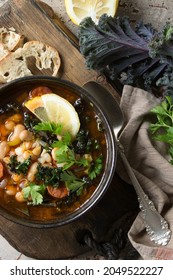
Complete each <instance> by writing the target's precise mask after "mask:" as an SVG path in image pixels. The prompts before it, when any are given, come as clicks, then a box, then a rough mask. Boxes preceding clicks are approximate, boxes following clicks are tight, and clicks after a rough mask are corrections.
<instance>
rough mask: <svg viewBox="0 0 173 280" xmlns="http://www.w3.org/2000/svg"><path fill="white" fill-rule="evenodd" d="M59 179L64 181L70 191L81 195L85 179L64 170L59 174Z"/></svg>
mask: <svg viewBox="0 0 173 280" xmlns="http://www.w3.org/2000/svg"><path fill="white" fill-rule="evenodd" d="M61 180H62V181H64V182H65V185H66V187H67V188H68V189H69V190H70V191H71V192H76V194H77V195H81V193H82V191H83V187H84V185H85V181H84V180H82V179H80V178H78V177H76V176H75V175H74V174H73V173H72V172H71V171H64V172H63V173H62V174H61Z"/></svg>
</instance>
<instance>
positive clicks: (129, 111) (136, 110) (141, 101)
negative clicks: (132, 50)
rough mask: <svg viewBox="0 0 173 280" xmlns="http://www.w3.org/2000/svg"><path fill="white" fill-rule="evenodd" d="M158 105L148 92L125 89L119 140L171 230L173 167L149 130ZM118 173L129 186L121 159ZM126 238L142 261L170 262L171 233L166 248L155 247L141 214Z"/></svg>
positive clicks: (172, 254)
mask: <svg viewBox="0 0 173 280" xmlns="http://www.w3.org/2000/svg"><path fill="white" fill-rule="evenodd" d="M159 102H160V99H158V98H156V97H155V96H153V95H152V94H151V93H148V92H146V91H144V90H141V89H138V88H133V87H131V86H125V87H124V89H123V94H122V98H121V103H120V106H121V109H122V111H123V114H124V120H125V121H124V127H123V130H122V132H121V134H120V141H121V143H122V144H123V146H124V149H125V154H126V156H127V159H128V160H129V162H130V165H131V166H132V168H133V170H134V172H135V174H136V176H137V178H138V180H139V182H140V184H141V186H142V188H143V189H144V191H145V192H146V193H147V194H148V196H149V197H150V199H151V200H152V201H153V202H154V204H155V206H156V208H157V210H158V211H159V212H160V213H161V214H162V216H163V217H164V218H165V219H166V220H167V221H168V223H169V227H170V229H171V230H172V231H173V166H172V165H171V164H170V163H169V162H168V160H167V154H166V150H167V149H166V145H165V144H163V143H161V142H154V141H153V140H152V138H151V136H150V134H149V130H148V126H149V123H150V121H151V120H152V118H153V115H152V114H151V113H150V110H151V108H153V107H154V106H156V105H157V104H158V103H159ZM117 173H118V174H119V175H120V177H121V178H122V179H123V180H125V181H127V182H128V183H130V179H129V177H128V175H127V172H126V170H125V169H124V166H123V163H122V161H121V159H120V157H118V162H117ZM128 236H129V239H130V242H131V243H132V245H133V246H134V248H136V250H137V251H138V252H139V254H140V255H141V257H142V258H143V259H146V260H151V259H162V260H163V259H171V260H172V259H173V234H172V238H171V240H170V242H169V243H168V245H167V246H160V247H159V246H157V245H155V244H154V243H153V242H151V241H150V239H149V236H148V235H147V233H146V230H145V226H144V222H143V218H142V216H141V212H140V213H139V214H138V216H137V217H136V219H135V221H134V223H133V225H132V226H131V228H130V230H129V233H128Z"/></svg>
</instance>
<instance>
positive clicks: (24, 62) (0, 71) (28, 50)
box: [0, 41, 60, 83]
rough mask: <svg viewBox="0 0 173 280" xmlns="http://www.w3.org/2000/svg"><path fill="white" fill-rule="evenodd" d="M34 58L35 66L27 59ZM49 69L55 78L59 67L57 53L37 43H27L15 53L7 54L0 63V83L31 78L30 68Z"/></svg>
mask: <svg viewBox="0 0 173 280" xmlns="http://www.w3.org/2000/svg"><path fill="white" fill-rule="evenodd" d="M32 57H33V58H34V62H32V63H35V65H33V67H32V64H29V63H28V58H32ZM35 66H36V67H37V68H38V69H39V70H43V69H50V70H51V74H52V76H56V75H57V73H58V70H59V67H60V57H59V53H58V52H57V51H56V50H55V49H54V48H52V47H50V46H49V45H46V44H43V43H42V42H39V41H29V42H27V43H25V44H24V46H23V47H22V48H18V49H17V50H16V51H15V52H9V53H8V54H7V55H6V56H5V57H4V58H3V59H1V61H0V82H1V83H6V82H9V81H12V80H14V79H17V78H21V77H24V76H31V75H33V73H32V68H34V67H35Z"/></svg>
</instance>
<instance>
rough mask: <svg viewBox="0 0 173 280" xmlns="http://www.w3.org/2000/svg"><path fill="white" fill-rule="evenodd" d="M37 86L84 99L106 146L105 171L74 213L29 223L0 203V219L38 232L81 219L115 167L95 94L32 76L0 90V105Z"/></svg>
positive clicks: (111, 134)
mask: <svg viewBox="0 0 173 280" xmlns="http://www.w3.org/2000/svg"><path fill="white" fill-rule="evenodd" d="M37 86H47V87H50V88H51V89H53V90H55V91H57V90H61V91H62V92H63V91H68V90H70V91H72V92H74V93H75V94H77V95H78V96H79V97H82V98H83V99H85V100H86V102H89V103H90V104H93V108H94V110H95V112H96V114H98V115H99V118H100V119H101V121H102V123H103V126H104V129H105V135H106V142H107V156H106V164H105V170H104V172H103V175H102V178H101V180H100V183H99V185H98V186H97V188H96V190H95V191H94V193H93V194H92V195H91V197H90V198H89V199H88V200H87V201H85V202H84V204H82V205H81V206H80V207H79V208H78V209H77V210H75V211H74V212H72V213H68V214H64V215H62V216H60V217H57V218H56V217H55V218H54V219H52V220H43V221H40V220H37V219H34V220H31V219H29V217H27V215H26V216H23V215H21V214H20V212H19V211H13V210H11V209H10V207H9V209H8V207H3V206H2V205H1V203H0V215H2V216H3V217H5V218H7V219H9V220H11V221H13V222H15V223H19V224H22V225H26V226H29V227H38V228H43V227H57V226H61V225H64V224H67V223H69V222H72V221H74V220H75V219H77V218H79V217H81V216H82V215H83V214H84V213H86V212H87V211H89V210H90V209H91V208H92V207H93V206H94V205H95V204H96V203H97V202H98V201H99V200H100V199H101V198H102V196H103V194H104V193H105V191H106V190H107V189H108V187H109V185H110V183H111V180H112V177H113V175H114V171H115V166H116V146H115V141H114V132H113V127H112V125H111V119H110V118H108V117H107V116H105V113H104V106H106V105H105V104H99V103H100V102H98V100H99V92H98V93H96V96H93V94H90V93H89V92H87V91H86V90H84V89H83V88H81V87H79V86H77V85H76V84H73V83H71V82H69V81H66V80H61V79H58V78H53V77H47V76H32V77H25V78H21V79H17V80H15V81H13V82H10V83H8V84H6V85H4V86H3V87H2V88H0V104H1V105H2V104H4V103H7V102H9V101H11V100H12V99H13V100H15V97H17V96H19V95H20V93H21V94H22V93H23V92H24V91H25V90H27V91H29V90H30V89H32V88H33V87H37ZM107 98H108V99H107V101H106V102H108V100H109V96H108V97H107ZM101 102H102V101H101ZM102 103H103V102H102ZM101 105H102V106H101ZM100 107H101V108H100Z"/></svg>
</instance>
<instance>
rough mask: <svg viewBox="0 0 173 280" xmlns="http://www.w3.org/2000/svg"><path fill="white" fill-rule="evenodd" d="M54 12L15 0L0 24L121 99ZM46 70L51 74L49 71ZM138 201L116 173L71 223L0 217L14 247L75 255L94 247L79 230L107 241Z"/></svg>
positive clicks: (66, 71)
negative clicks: (49, 224)
mask: <svg viewBox="0 0 173 280" xmlns="http://www.w3.org/2000/svg"><path fill="white" fill-rule="evenodd" d="M41 7H42V8H41ZM45 10H46V11H47V12H48V14H47V13H46V12H45ZM53 17H54V16H53V14H51V10H49V11H48V10H47V8H45V7H44V10H43V6H40V5H38V3H37V2H36V1H32V0H11V1H8V2H7V3H6V4H5V5H4V6H3V8H1V10H0V26H5V27H14V28H15V29H16V31H17V32H19V33H22V34H24V35H25V37H26V40H40V41H42V42H44V43H47V44H49V45H51V46H53V47H55V48H56V49H57V50H58V51H59V53H60V56H61V61H62V65H61V72H60V77H62V78H63V79H67V80H70V81H72V82H74V83H76V84H78V85H80V86H82V85H83V84H84V83H85V82H87V81H88V80H97V81H98V82H100V83H101V84H103V85H104V86H105V87H107V88H108V89H109V90H110V91H111V93H112V94H113V96H114V97H115V99H117V100H118V99H119V95H118V94H117V92H116V91H115V90H114V89H113V88H112V86H111V85H110V84H109V83H108V82H107V80H106V78H105V77H103V76H101V75H100V74H99V73H97V72H95V71H89V70H87V69H86V67H85V61H84V58H83V57H82V55H81V54H80V52H79V50H78V46H77V39H76V38H75V37H74V35H72V34H71V33H70V32H69V31H68V30H67V29H66V28H65V27H64V26H63V23H62V22H61V21H60V20H59V19H57V18H56V19H54V18H53ZM35 74H38V73H35ZM42 74H48V75H49V73H48V72H47V71H45V72H42ZM137 207H138V204H137V198H136V194H135V193H134V191H133V188H132V187H131V186H129V185H127V184H125V183H124V182H123V181H122V180H121V179H120V178H119V177H118V175H117V174H115V176H114V178H113V180H112V183H111V185H110V187H109V189H108V191H107V192H106V194H105V196H104V197H103V198H102V200H101V201H100V202H99V203H98V204H97V205H96V206H95V207H94V208H93V209H91V210H90V211H89V212H87V213H86V214H85V215H83V216H82V217H81V218H80V219H78V220H76V221H75V222H73V223H72V224H68V225H65V226H62V227H58V228H49V229H46V228H44V229H36V228H28V227H24V226H21V225H18V224H14V223H13V222H11V221H8V220H6V219H5V218H3V217H0V233H1V234H2V235H3V236H4V237H5V238H6V240H8V242H9V243H10V244H11V245H12V246H13V247H14V248H16V249H17V250H18V251H20V252H21V253H23V254H25V255H26V256H29V257H31V258H36V259H64V258H71V257H77V256H79V255H81V254H83V253H85V252H88V251H89V250H90V249H89V248H88V247H87V246H85V245H82V244H80V243H79V242H78V238H77V237H78V233H79V230H84V229H85V230H89V231H90V232H91V233H92V235H93V237H94V238H95V240H97V241H98V242H103V241H109V240H110V239H111V238H112V235H113V233H114V230H115V229H116V228H117V227H119V226H121V227H122V228H124V230H125V231H127V230H128V229H129V227H130V225H131V223H132V221H133V217H134V216H133V214H134V212H136V211H137ZM124 217H126V218H124ZM100 225H101V226H100Z"/></svg>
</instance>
